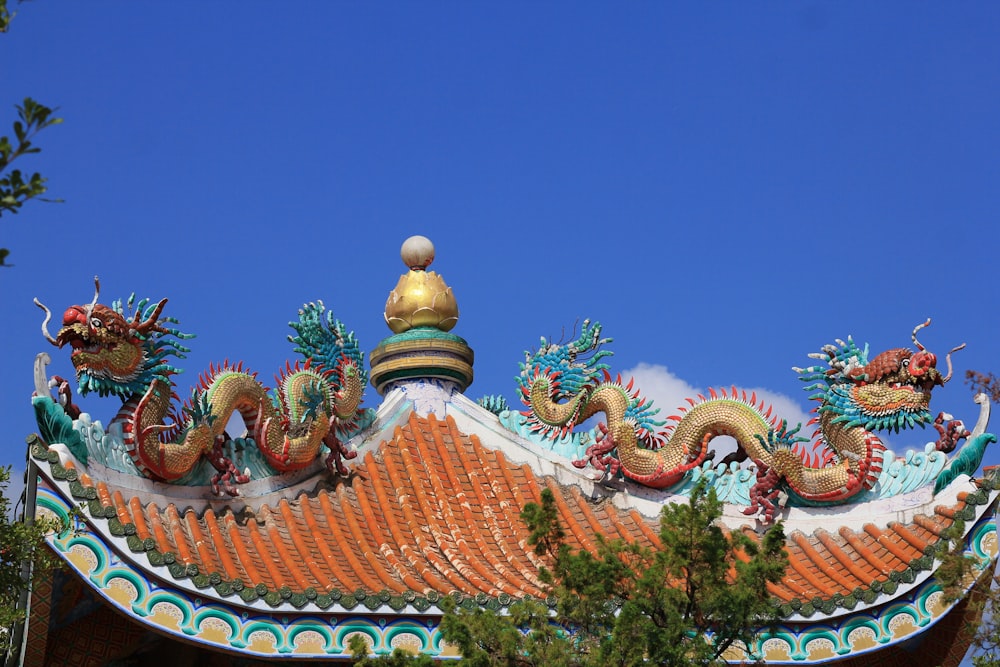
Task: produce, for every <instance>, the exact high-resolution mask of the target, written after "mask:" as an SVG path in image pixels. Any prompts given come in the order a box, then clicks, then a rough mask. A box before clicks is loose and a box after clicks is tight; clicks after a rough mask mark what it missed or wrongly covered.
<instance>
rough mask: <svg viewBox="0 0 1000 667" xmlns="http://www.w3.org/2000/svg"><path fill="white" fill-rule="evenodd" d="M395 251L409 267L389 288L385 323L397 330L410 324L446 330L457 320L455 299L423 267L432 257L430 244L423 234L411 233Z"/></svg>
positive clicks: (443, 285)
mask: <svg viewBox="0 0 1000 667" xmlns="http://www.w3.org/2000/svg"><path fill="white" fill-rule="evenodd" d="M399 254H400V257H402V259H403V263H404V264H405V265H406V266H407V268H409V270H410V271H409V273H405V274H403V275H402V276H400V277H399V282H398V283H396V288H395V289H394V290H392V291H391V292H389V299H388V301H386V302H385V323H386V324H388V325H389V328H390V329H392V331H393V333H397V334H398V333H403V332H404V331H409V330H410V329H413V328H414V327H434V328H436V329H440V330H441V331H450V330H451V328H452V327H454V326H455V323H456V322H458V303H457V302H456V301H455V295H454V294H452V293H451V288H450V287H448V285H446V284H445V282H444V279H443V278H442V277H441V276H439V275H438V274H436V273H434V272H433V271H428V270H427V267H428V266H430V265H431V262H433V261H434V244H433V243H431V241H430V239H428V238H427V237H425V236H411V237H410V238H408V239H406V241H404V242H403V247H402V248H401V249H400V252H399Z"/></svg>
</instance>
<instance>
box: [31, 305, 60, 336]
mask: <svg viewBox="0 0 1000 667" xmlns="http://www.w3.org/2000/svg"><path fill="white" fill-rule="evenodd" d="M35 305H36V306H38V307H39V308H41V309H42V310H44V311H45V320H44V321H43V322H42V335H43V336H45V340H47V341H49V342H50V343H52V344H53V345H59V342H58V341H57V340H56V339H55V338H53V337H52V334H50V333H49V320H51V319H52V312H51V311H50V310H49V309H48V308H46V307H45V305H44V304H43V303H42V302H41V301H39V300H38V299H37V298H36V299H35Z"/></svg>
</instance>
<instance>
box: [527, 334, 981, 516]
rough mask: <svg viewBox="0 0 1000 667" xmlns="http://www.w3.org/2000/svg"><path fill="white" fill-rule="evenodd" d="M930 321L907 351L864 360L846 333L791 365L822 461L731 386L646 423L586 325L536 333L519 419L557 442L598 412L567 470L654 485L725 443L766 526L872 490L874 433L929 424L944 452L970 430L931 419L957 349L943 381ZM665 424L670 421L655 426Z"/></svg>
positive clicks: (877, 468) (649, 415)
mask: <svg viewBox="0 0 1000 667" xmlns="http://www.w3.org/2000/svg"><path fill="white" fill-rule="evenodd" d="M928 324H930V320H928V321H927V322H925V323H923V324H921V325H919V326H917V327H916V328H915V329H914V330H913V333H912V339H913V342H914V344H915V345H916V346H917V349H916V350H915V351H914V350H911V349H907V348H897V349H892V350H888V351H886V352H883V353H881V354H879V355H877V356H876V357H874V358H873V359H871V360H870V361H869V359H868V350H867V347H865V349H861V348H859V347H858V346H857V345H855V343H854V342H853V341H852V340H851V339H850V338H848V340H847V341H842V340H837V342H836V344H831V345H826V346H824V347H823V348H822V351H821V352H819V353H817V354H813V355H810V356H811V357H813V358H816V359H819V360H821V361H822V363H821V364H818V365H814V366H810V367H808V368H796V369H794V370H795V371H797V372H798V373H799V376H800V379H801V380H803V381H804V382H807V383H808V386H807V387H806V389H807V390H809V391H811V392H812V395H811V398H812V399H814V400H816V401H817V402H818V403H819V405H818V406H817V408H816V409H815V412H816V413H817V418H816V420H815V421H816V422H817V424H818V431H817V435H818V441H817V442H816V448H820V449H824V450H825V456H823V457H809V456H808V454H806V453H805V452H804V451H803V450H802V449H801V448H800V447H799V445H798V443H801V442H805V441H806V440H807V439H806V438H802V437H799V436H798V431H799V429H800V428H801V425H800V426H798V427H795V428H790V427H789V425H788V424H787V423H786V422H785V421H782V420H780V419H778V418H777V417H772V416H771V408H770V407H769V406H766V405H764V404H763V403H760V402H758V401H757V397H756V396H755V395H754V396H752V397H751V398H750V399H748V398H747V396H746V393H745V392H743V393H738V392H737V391H736V389H735V388H733V391H732V392H731V393H727V392H726V391H725V390H721V391H715V390H712V391H711V392H710V396H709V397H708V398H705V397H704V396H699V398H698V399H697V400H693V399H692V400H689V402H690V404H691V406H690V407H688V408H686V409H683V410H681V411H680V414H677V415H672V416H670V417H668V418H667V419H666V420H663V421H657V420H655V419H654V418H653V417H654V415H655V414H656V413H657V412H659V411H658V410H657V409H653V408H652V407H651V403H650V402H649V401H646V400H644V399H643V398H641V397H640V396H639V393H638V391H631V390H630V388H627V387H623V386H622V384H621V382H620V381H619V382H614V381H609V379H608V376H607V370H606V369H607V364H605V363H602V362H601V359H602V358H603V357H605V356H607V355H609V354H611V353H610V352H609V351H608V350H601V349H600V347H601V345H602V344H603V343H606V342H609V341H610V339H601V338H600V325H599V324H593V325H592V324H590V322H589V321H587V322H585V323H584V328H583V332H582V333H581V335H580V336H579V338H577V339H576V340H574V341H571V342H569V343H567V344H549V343H548V342H547V341H546V339H545V338H543V339H542V345H541V348H540V349H539V350H538V351H537V352H535V353H533V354H532V353H530V352H528V353H525V357H526V361H525V363H524V364H522V365H521V374H520V376H519V378H518V380H519V384H520V391H521V397H522V401H523V402H524V403H525V405H526V406H527V407H528V409H527V410H526V411H524V412H523V413H522V414H523V416H524V418H525V419H526V420H527V422H526V423H527V424H528V426H529V428H530V430H531V431H532V432H534V433H538V434H541V435H543V436H548V437H552V438H557V437H561V436H564V435H565V434H566V433H567V432H568V431H572V429H573V428H574V427H575V426H577V425H579V424H581V423H582V422H584V421H585V420H587V419H588V418H590V417H591V416H593V415H596V414H599V413H603V414H604V416H605V421H604V422H603V423H601V424H599V429H598V430H597V432H596V433H597V443H596V444H594V445H592V446H590V447H589V448H588V449H587V450H586V454H585V456H584V458H583V459H581V460H577V461H574V465H576V466H577V467H580V468H582V467H585V466H587V465H592V466H594V467H596V468H597V469H599V470H602V471H605V472H606V473H609V474H612V475H615V474H618V473H620V474H622V475H623V476H624V477H626V478H627V479H631V480H633V481H635V482H638V483H640V484H644V485H647V486H652V487H656V488H667V487H671V486H674V485H677V484H678V483H680V482H681V481H682V480H683V479H684V478H685V477H686V476H687V475H688V473H689V472H691V471H692V470H693V469H694V468H696V467H698V466H701V464H703V463H704V462H705V461H708V460H710V459H712V457H713V456H714V451H711V450H710V448H709V443H710V441H711V440H712V438H714V437H716V436H720V435H728V436H732V437H733V438H735V439H736V441H737V443H738V449H737V452H736V453H735V454H734V455H730V456H729V457H726V460H725V461H724V462H725V463H729V462H731V461H733V460H736V461H739V460H745V459H747V458H750V459H752V461H753V462H754V464H755V466H756V474H757V484H755V485H754V487H753V488H752V489H751V493H750V496H751V505H750V507H748V508H747V510H746V513H747V514H755V513H758V512H760V513H762V514H763V515H764V517H765V520H768V521H770V520H772V519H773V517H774V513H775V512H776V511H777V510H778V508H779V507H780V505H782V504H783V503H784V501H785V500H787V497H788V496H789V495H791V496H794V497H797V502H800V503H804V504H834V503H840V502H844V501H845V500H847V499H849V498H851V497H853V496H855V495H857V494H858V493H860V492H862V491H865V490H867V489H870V488H871V487H872V486H873V485H874V484H875V483H876V482H877V480H878V478H879V475H880V473H881V470H882V453H883V451H884V449H885V447H884V445H883V444H882V441H881V440H880V439H879V437H878V436H877V435H876V433H875V432H876V431H880V430H883V431H884V430H897V431H898V430H899V429H901V428H913V427H914V426H923V425H926V424H930V425H932V426H934V428H935V429H936V430H937V431H938V434H939V436H940V437H939V438H938V440H937V443H936V446H937V448H938V449H939V450H940V451H944V452H950V451H951V450H953V449H954V448H955V446H956V445H957V444H958V442H959V441H960V440H962V439H963V438H965V437H967V436H968V435H969V432H968V431H967V430H966V429H965V427H964V426H963V425H962V423H961V422H960V421H954V420H951V419H950V418H949V417H948V416H947V415H945V414H943V413H942V414H940V415H938V416H937V417H936V418H935V417H934V416H932V414H931V412H930V409H929V403H930V398H931V392H932V390H933V389H934V388H935V387H938V386H941V385H943V384H944V383H946V382H948V381H949V380H950V379H951V376H952V368H951V354H952V353H953V352H955V351H957V350H959V349H961V348H962V347H964V345H960V346H958V347H956V348H955V349H953V350H952V351H951V352H949V353H948V355H947V357H946V361H947V365H948V372H947V374H946V375H942V373H941V372H940V371H939V370H938V369H937V357H936V356H935V355H934V354H933V353H931V352H929V351H928V350H927V349H926V348H925V347H924V346H923V345H922V344H920V342H919V341H918V340H917V332H918V331H919V330H920V329H922V328H923V327H925V326H927V325H928ZM602 378H603V379H602ZM668 421H670V422H671V426H669V427H667V428H662V427H663V426H664V424H666V423H667V422H668Z"/></svg>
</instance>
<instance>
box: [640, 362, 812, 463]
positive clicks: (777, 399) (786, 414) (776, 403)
mask: <svg viewBox="0 0 1000 667" xmlns="http://www.w3.org/2000/svg"><path fill="white" fill-rule="evenodd" d="M630 377H631V378H634V380H635V387H637V388H638V389H639V390H640V392H641V393H642V395H643V396H645V397H646V398H648V399H651V400H652V401H653V405H654V406H655V407H658V408H660V412H659V414H657V415H656V418H657V419H665V418H666V417H668V416H669V415H677V414H681V413H680V411H679V410H678V409H677V408H678V407H682V406H683V407H689V405H690V404H689V403H688V402H687V400H686V399H688V398H694V399H695V400H697V396H698V394H703V395H705V396H708V391H707V390H706V389H702V388H700V387H695V386H693V385H690V384H688V383H687V382H685V381H684V380H683V379H681V378H679V377H677V376H676V375H674V374H673V373H671V372H670V370H669V369H668V368H667V367H666V366H662V365H658V364H647V363H645V362H643V363H640V364H639V365H638V366H636V367H635V368H631V369H629V370H626V371H624V372H622V380H623V381H625V382H628V379H629V378H630ZM737 389H739V390H740V391H743V389H744V387H737ZM726 391H727V393H728V391H729V387H727V388H726ZM746 392H747V396H748V397H749V396H750V395H751V393H756V394H757V400H758V403H759V402H761V401H763V402H764V404H765V405H770V406H772V407H773V408H774V410H773V412H772V415H774V416H777V418H778V419H785V420H787V421H788V424H789V427H790V428H794V427H795V425H796V424H802V429H801V430H800V431H799V435H800V436H803V437H807V438H809V439H810V442H809V443H803V445H804V447H805V449H806V451H809V452H811V451H812V445H811V443H812V433H813V431H814V430H815V427H814V426H806V423H807V422H808V421H809V420H810V419H811V418H812V417H813V416H814V415H812V414H809V413H808V412H807V411H806V410H805V409H803V407H802V405H801V404H800V403H799V402H798V401H796V400H795V399H793V398H791V397H789V396H786V395H785V394H781V393H778V392H774V391H770V390H768V389H763V388H760V387H755V388H749V387H747V388H746ZM712 447H713V448H714V449H715V450H716V456H715V460H716V461H719V460H721V459H722V457H723V456H725V455H726V454H728V453H729V452H732V451H734V450H735V449H736V442H735V440H733V439H732V438H729V437H719V438H716V439H715V440H714V441H713V443H712Z"/></svg>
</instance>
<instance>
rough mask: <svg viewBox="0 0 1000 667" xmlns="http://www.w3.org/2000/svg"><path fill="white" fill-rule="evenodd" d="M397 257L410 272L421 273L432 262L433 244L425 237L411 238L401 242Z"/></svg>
mask: <svg viewBox="0 0 1000 667" xmlns="http://www.w3.org/2000/svg"><path fill="white" fill-rule="evenodd" d="M399 256H400V257H402V258H403V263H404V264H406V266H407V267H408V268H409V269H411V270H412V271H423V270H424V269H426V268H427V267H428V266H430V265H431V262H433V261H434V244H433V243H431V240H430V239H429V238H427V237H426V236H411V237H410V238H408V239H406V240H405V241H403V247H402V248H401V249H400V251H399Z"/></svg>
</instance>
